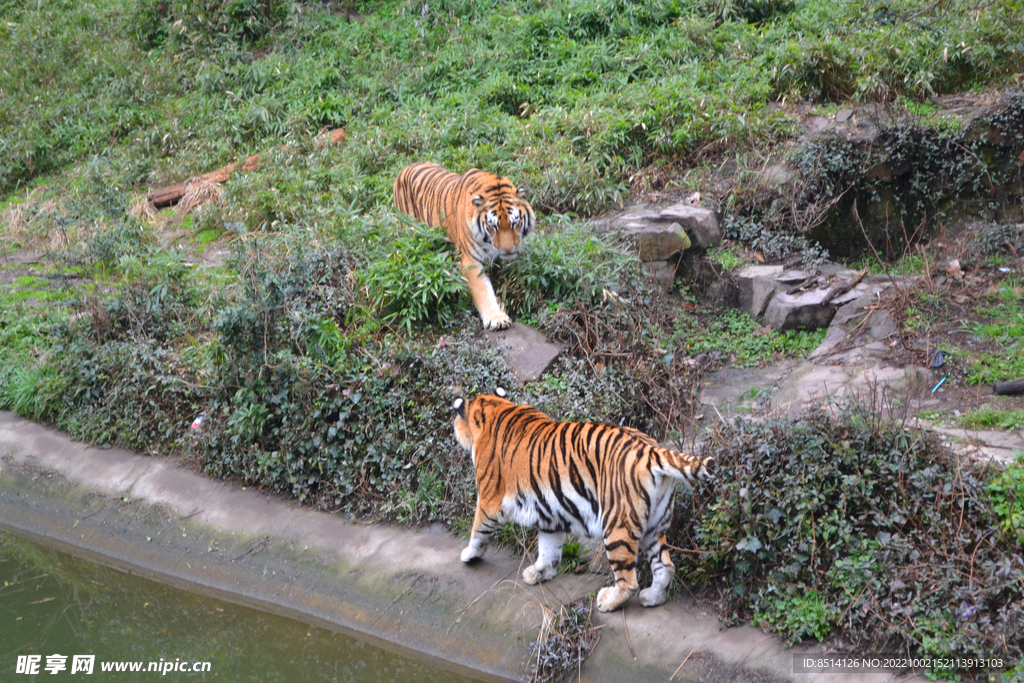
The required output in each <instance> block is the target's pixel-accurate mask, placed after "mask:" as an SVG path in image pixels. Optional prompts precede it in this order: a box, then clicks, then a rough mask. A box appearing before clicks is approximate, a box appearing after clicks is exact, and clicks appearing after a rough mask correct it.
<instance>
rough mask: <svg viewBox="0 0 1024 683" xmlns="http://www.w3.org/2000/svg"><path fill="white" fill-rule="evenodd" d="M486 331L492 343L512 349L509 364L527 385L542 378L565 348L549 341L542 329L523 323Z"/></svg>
mask: <svg viewBox="0 0 1024 683" xmlns="http://www.w3.org/2000/svg"><path fill="white" fill-rule="evenodd" d="M483 334H484V338H485V339H486V340H487V341H488V342H489V343H491V344H495V345H498V346H505V347H507V348H508V349H509V353H508V364H509V365H510V366H511V367H512V371H513V372H514V373H515V375H516V377H517V378H518V379H519V381H520V382H522V383H523V384H525V383H527V382H534V381H536V380H538V379H540V376H541V375H542V374H544V371H545V370H547V369H548V368H549V367H551V364H552V363H554V362H555V359H556V358H558V356H559V354H561V353H562V351H564V350H565V349H564V347H562V346H559V345H556V344H551V343H549V342H548V340H547V338H546V337H545V336H544V334H543V333H542V332H540V331H538V330H535V329H533V328H532V327H529V326H527V325H523V324H522V323H512V326H511V327H510V328H508V329H507V330H497V331H494V330H487V331H484V333H483Z"/></svg>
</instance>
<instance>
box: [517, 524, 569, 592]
mask: <svg viewBox="0 0 1024 683" xmlns="http://www.w3.org/2000/svg"><path fill="white" fill-rule="evenodd" d="M564 544H565V532H553V533H552V532H546V531H540V532H538V533H537V561H536V562H534V563H533V564H531V565H530V566H529V567H527V568H526V569H524V570H523V581H525V582H526V583H528V584H530V585H531V586H532V585H534V584H536V583H539V582H541V581H547V580H548V579H550V578H551V577H553V576H554V575H555V574H557V573H558V565H559V563H560V562H561V561H562V546H563V545H564Z"/></svg>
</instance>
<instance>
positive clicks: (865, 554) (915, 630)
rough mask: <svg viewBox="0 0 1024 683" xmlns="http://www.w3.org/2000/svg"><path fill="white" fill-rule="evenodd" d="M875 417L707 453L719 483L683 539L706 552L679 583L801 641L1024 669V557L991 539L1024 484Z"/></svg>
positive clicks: (731, 437) (736, 435) (788, 424)
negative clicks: (996, 659) (828, 640)
mask: <svg viewBox="0 0 1024 683" xmlns="http://www.w3.org/2000/svg"><path fill="white" fill-rule="evenodd" d="M879 412H880V411H879V410H877V409H876V408H869V407H850V408H846V409H842V410H835V409H824V408H822V409H819V410H817V411H816V412H812V413H811V414H809V415H807V416H805V417H802V418H799V419H797V420H792V421H782V420H775V421H770V422H761V423H752V422H743V423H739V424H737V425H736V426H735V428H734V429H733V430H730V431H728V432H726V433H724V434H723V435H722V437H721V438H720V439H717V440H716V441H715V444H714V446H713V447H712V450H711V452H710V454H713V455H714V456H715V457H716V461H717V462H716V468H717V472H718V480H717V482H716V484H715V485H714V487H713V489H711V490H709V492H707V493H703V492H701V491H698V492H697V493H695V499H694V503H693V510H692V512H690V513H689V514H687V515H686V516H685V518H686V519H687V520H693V522H692V523H691V524H687V525H685V526H683V527H681V528H679V529H677V530H676V534H677V535H676V538H677V539H679V540H678V541H677V542H678V544H679V545H680V546H681V547H684V548H696V549H697V550H698V551H700V553H699V554H698V555H695V554H689V553H686V554H684V555H683V557H682V558H681V564H680V566H679V571H680V573H681V574H683V575H685V576H687V577H688V578H689V579H690V580H692V581H696V582H697V583H698V584H701V585H704V586H705V590H706V591H707V593H708V594H709V595H711V596H713V599H714V600H716V602H717V604H718V606H719V608H720V611H721V614H722V615H723V616H724V617H725V618H726V620H727V621H728V622H734V621H737V620H742V619H746V618H749V617H751V616H753V615H755V614H757V615H761V617H759V618H763V619H765V620H766V621H767V622H768V623H771V624H772V626H773V628H774V629H775V630H777V631H779V632H780V633H781V634H782V635H783V636H784V637H786V638H787V639H789V640H791V641H798V640H800V639H803V638H805V637H808V636H813V637H815V638H817V639H823V638H825V637H828V636H829V635H835V636H837V637H838V638H840V639H841V640H842V642H843V643H844V646H846V647H852V648H861V649H863V648H865V647H870V648H872V649H875V650H877V651H880V652H881V651H916V652H920V653H925V654H941V653H949V652H959V653H965V654H971V655H978V656H984V655H997V656H1001V657H1003V658H1004V659H1006V660H1007V661H1008V662H1009V663H1010V664H1011V666H1012V664H1013V663H1014V662H1018V661H1020V659H1021V657H1022V654H1024V600H1022V598H1024V584H1022V583H1021V581H1020V576H1021V573H1022V571H1024V552H1022V550H1024V549H1022V546H1021V542H1020V539H1019V538H1016V537H1015V536H1014V534H1013V533H1012V532H1011V533H1007V534H999V533H993V529H999V528H1005V523H1006V520H1007V519H1008V518H1007V511H1008V509H1009V508H1000V509H997V507H996V504H994V503H993V500H994V499H993V497H992V496H993V495H997V496H999V495H1002V496H1006V497H1004V498H1001V499H999V500H1001V501H1005V500H1010V496H1012V495H1016V494H1007V493H1003V491H1009V490H1016V489H1018V488H1019V483H1017V482H1016V480H1015V479H1011V478H1012V477H1016V476H1017V473H1018V472H1019V470H1007V472H1012V474H1009V475H1005V476H1003V475H1000V474H999V473H998V472H997V471H991V470H987V469H986V468H984V467H981V466H979V465H976V464H972V463H970V462H967V461H962V460H959V459H957V458H956V457H955V456H953V455H952V454H950V453H948V452H946V451H944V450H943V449H942V447H941V446H940V445H939V443H938V441H937V440H935V439H933V438H932V437H930V436H929V435H927V434H924V433H914V432H911V431H908V430H906V429H904V428H903V427H901V426H900V425H899V424H898V423H892V422H887V421H886V420H885V419H884V418H883V417H882V416H881V415H880V414H879ZM1007 477H1010V478H1007ZM993 485H995V487H996V488H993ZM1015 487H1016V488H1015ZM1013 505H1016V503H1013ZM966 576H970V577H971V580H969V581H967V580H965V578H964V577H966Z"/></svg>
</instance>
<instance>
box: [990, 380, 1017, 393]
mask: <svg viewBox="0 0 1024 683" xmlns="http://www.w3.org/2000/svg"><path fill="white" fill-rule="evenodd" d="M992 391H994V392H995V393H997V394H999V395H1000V396H1013V395H1016V394H1024V379H1014V380H1010V381H1008V382H996V383H995V385H993V387H992Z"/></svg>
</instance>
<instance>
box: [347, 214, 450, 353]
mask: <svg viewBox="0 0 1024 683" xmlns="http://www.w3.org/2000/svg"><path fill="white" fill-rule="evenodd" d="M377 240H378V241H377V244H376V245H375V246H376V251H377V253H378V255H377V257H376V258H371V259H368V262H367V264H366V266H364V267H363V268H361V269H360V270H359V275H358V278H359V284H360V286H362V287H365V288H366V291H367V294H368V296H369V299H370V301H371V302H372V304H373V305H374V307H375V308H376V310H377V311H378V312H379V313H380V314H381V316H382V321H383V322H384V323H385V324H393V325H395V326H397V327H400V328H404V329H405V330H406V332H409V333H411V332H412V328H413V326H415V325H420V324H425V323H433V324H436V325H439V326H442V327H443V326H446V325H449V324H451V323H452V322H453V321H454V320H455V317H456V314H457V313H458V312H459V311H460V309H464V308H465V300H466V297H465V295H466V294H467V293H468V291H469V290H468V288H467V286H466V283H465V281H464V280H463V278H462V275H461V274H460V273H459V265H458V263H457V258H458V256H457V254H456V250H455V248H454V247H453V246H452V245H451V243H449V242H448V241H447V239H446V237H445V233H444V231H443V230H440V229H437V228H429V227H421V226H419V225H415V224H412V223H411V222H410V223H408V224H406V225H403V226H402V227H400V228H398V229H397V230H392V231H388V232H385V233H383V234H381V235H379V236H377Z"/></svg>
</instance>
